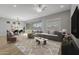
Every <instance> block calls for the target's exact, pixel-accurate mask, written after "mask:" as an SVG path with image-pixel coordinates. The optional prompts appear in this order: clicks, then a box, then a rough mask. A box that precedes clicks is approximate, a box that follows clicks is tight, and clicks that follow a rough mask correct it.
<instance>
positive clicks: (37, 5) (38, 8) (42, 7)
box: [34, 4, 46, 12]
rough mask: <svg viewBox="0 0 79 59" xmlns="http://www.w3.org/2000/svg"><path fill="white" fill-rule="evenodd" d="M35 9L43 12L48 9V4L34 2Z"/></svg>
mask: <svg viewBox="0 0 79 59" xmlns="http://www.w3.org/2000/svg"><path fill="white" fill-rule="evenodd" d="M34 9H35V10H36V11H37V12H42V11H44V10H45V9H46V5H44V4H34Z"/></svg>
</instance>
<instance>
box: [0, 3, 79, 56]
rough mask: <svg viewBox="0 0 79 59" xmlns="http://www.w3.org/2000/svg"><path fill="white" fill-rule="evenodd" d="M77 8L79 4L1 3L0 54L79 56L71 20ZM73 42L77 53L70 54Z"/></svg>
mask: <svg viewBox="0 0 79 59" xmlns="http://www.w3.org/2000/svg"><path fill="white" fill-rule="evenodd" d="M77 6H79V5H77V4H1V5H0V9H1V10H0V54H1V55H19V54H20V55H71V54H73V55H74V54H76V53H77V52H79V51H78V50H77V49H78V40H77V38H76V37H75V36H73V35H71V18H72V15H73V13H74V10H75V8H77ZM72 39H73V40H72ZM72 41H74V42H75V45H76V46H77V49H74V47H72V49H74V51H75V52H72V51H70V48H71V46H70V45H69V44H71V42H72ZM63 46H67V47H63ZM67 48H68V50H67ZM69 51H70V52H69ZM77 54H78V53H77Z"/></svg>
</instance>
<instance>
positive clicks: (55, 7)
mask: <svg viewBox="0 0 79 59" xmlns="http://www.w3.org/2000/svg"><path fill="white" fill-rule="evenodd" d="M46 7H47V8H46V9H45V10H44V11H42V12H40V13H38V12H36V11H35V10H34V8H33V4H16V7H13V4H0V16H3V17H8V18H11V19H17V17H18V18H19V20H20V21H26V20H30V19H34V18H38V17H42V16H47V15H50V14H55V13H58V12H62V11H66V10H69V9H71V5H69V4H62V5H60V4H46Z"/></svg>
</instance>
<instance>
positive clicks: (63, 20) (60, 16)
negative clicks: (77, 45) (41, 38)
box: [32, 10, 70, 32]
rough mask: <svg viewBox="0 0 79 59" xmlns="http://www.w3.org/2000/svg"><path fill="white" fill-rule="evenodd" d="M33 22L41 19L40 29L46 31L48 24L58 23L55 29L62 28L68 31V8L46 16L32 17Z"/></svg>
mask: <svg viewBox="0 0 79 59" xmlns="http://www.w3.org/2000/svg"><path fill="white" fill-rule="evenodd" d="M32 20H33V22H34V21H35V20H36V21H37V20H38V22H39V20H41V22H42V30H43V31H44V32H46V30H47V29H48V26H53V25H58V26H57V29H59V30H62V29H67V31H68V32H70V10H67V11H64V12H60V13H56V14H51V15H48V16H44V17H40V18H36V19H32ZM53 29H54V28H53V27H52V28H51V29H50V30H53Z"/></svg>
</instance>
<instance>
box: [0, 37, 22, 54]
mask: <svg viewBox="0 0 79 59" xmlns="http://www.w3.org/2000/svg"><path fill="white" fill-rule="evenodd" d="M22 54H23V53H22V52H21V51H20V50H19V49H18V48H17V47H16V46H15V45H14V44H8V43H7V41H6V37H5V36H0V55H22Z"/></svg>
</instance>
